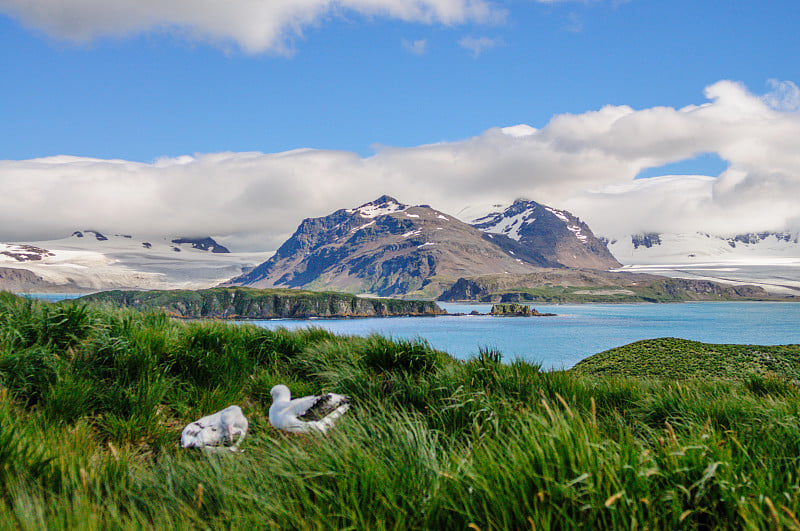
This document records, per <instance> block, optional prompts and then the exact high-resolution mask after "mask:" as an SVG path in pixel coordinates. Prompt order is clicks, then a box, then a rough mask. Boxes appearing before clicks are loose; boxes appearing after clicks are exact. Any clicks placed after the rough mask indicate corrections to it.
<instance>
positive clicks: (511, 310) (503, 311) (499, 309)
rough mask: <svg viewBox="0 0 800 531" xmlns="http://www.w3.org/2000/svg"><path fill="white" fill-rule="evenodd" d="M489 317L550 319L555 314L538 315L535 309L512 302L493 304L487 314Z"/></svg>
mask: <svg viewBox="0 0 800 531" xmlns="http://www.w3.org/2000/svg"><path fill="white" fill-rule="evenodd" d="M489 315H495V316H499V317H552V316H554V315H555V314H554V313H540V312H538V311H537V310H536V308H531V307H530V306H528V305H527V304H517V303H515V302H512V303H500V304H493V305H492V311H490V312H489Z"/></svg>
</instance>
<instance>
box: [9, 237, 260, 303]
mask: <svg viewBox="0 0 800 531" xmlns="http://www.w3.org/2000/svg"><path fill="white" fill-rule="evenodd" d="M268 254H269V253H230V252H227V249H225V247H223V246H221V245H219V244H218V243H217V242H216V241H214V240H213V239H211V238H207V237H204V238H185V237H180V238H170V237H159V238H136V237H134V236H132V235H128V234H106V233H101V232H99V231H94V230H81V231H75V232H74V233H72V235H70V236H69V237H67V238H63V239H60V240H52V241H37V242H25V243H20V242H15V243H0V267H6V268H13V269H20V270H25V271H30V272H32V273H34V274H35V275H38V276H40V277H41V278H42V279H43V282H44V283H46V284H47V289H48V290H52V289H54V288H52V285H56V286H62V287H63V288H64V290H66V291H97V290H106V289H197V288H204V287H211V286H215V285H217V284H218V283H219V282H221V281H223V280H226V279H228V278H230V277H231V276H233V275H238V274H241V273H242V272H244V271H247V270H249V269H250V268H252V267H254V266H256V265H257V264H259V263H261V262H262V261H263V260H264V259H265V258H266V257H267V256H268ZM2 288H3V286H2V285H0V289H2Z"/></svg>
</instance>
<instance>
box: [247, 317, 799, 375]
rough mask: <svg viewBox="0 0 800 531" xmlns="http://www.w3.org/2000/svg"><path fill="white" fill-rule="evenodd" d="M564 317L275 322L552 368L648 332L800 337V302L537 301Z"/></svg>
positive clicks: (699, 337)
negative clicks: (496, 354) (488, 352)
mask: <svg viewBox="0 0 800 531" xmlns="http://www.w3.org/2000/svg"><path fill="white" fill-rule="evenodd" d="M440 305H441V306H442V307H443V308H445V309H446V310H447V311H448V312H451V313H454V312H464V313H468V312H470V311H472V310H477V311H479V312H482V313H485V312H488V311H489V310H490V309H491V305H488V304H483V305H481V304H478V305H465V304H447V303H440ZM536 308H537V309H538V310H539V311H542V312H543V311H547V312H552V313H556V314H558V315H557V316H556V317H537V318H531V317H528V318H526V317H489V316H443V317H394V318H383V319H316V320H308V321H304V320H302V321H298V320H272V321H255V324H258V325H259V326H263V327H266V328H270V329H274V328H278V327H285V328H288V329H295V328H302V327H307V326H310V325H313V326H319V327H322V328H326V329H328V330H330V331H332V332H335V333H337V334H351V335H367V334H370V333H373V332H376V333H380V334H384V335H387V336H391V337H394V338H414V337H422V338H425V339H427V340H428V341H429V342H430V343H431V345H433V346H434V347H435V348H437V349H440V350H444V351H446V352H449V353H450V354H452V355H453V356H455V357H457V358H461V359H465V358H468V357H470V356H472V355H474V354H476V353H477V352H478V348H479V347H481V346H484V347H495V348H497V349H499V350H500V351H501V352H503V355H504V359H505V360H512V359H515V358H522V359H525V360H528V361H533V362H540V363H542V366H543V367H544V368H546V369H558V368H569V367H572V366H573V365H575V363H577V362H578V361H580V360H582V359H583V358H585V357H587V356H590V355H592V354H596V353H597V352H602V351H603V350H607V349H609V348H612V347H617V346H620V345H625V344H627V343H631V342H633V341H638V340H640V339H650V338H655V337H680V338H684V339H693V340H696V341H704V342H707V343H752V344H761V345H782V344H789V343H798V344H800V304H793V303H774V302H695V303H683V304H581V305H556V306H548V305H536Z"/></svg>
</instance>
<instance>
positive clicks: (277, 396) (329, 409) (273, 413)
mask: <svg viewBox="0 0 800 531" xmlns="http://www.w3.org/2000/svg"><path fill="white" fill-rule="evenodd" d="M269 394H270V395H272V406H270V408H269V423H270V424H272V425H273V426H274V427H276V428H277V429H279V430H284V431H289V432H293V433H313V432H317V433H325V432H326V431H327V430H328V429H329V428H330V427H332V426H333V423H334V421H335V420H336V419H338V418H339V417H341V416H342V415H343V414H344V412H345V411H347V410H348V409H349V408H350V403H349V400H350V399H349V398H347V397H346V396H344V395H337V394H335V393H324V394H321V395H309V396H304V397H302V398H295V399H294V400H292V393H291V391H289V388H288V387H286V386H285V385H276V386H275V387H273V388H272V390H271V391H270V392H269Z"/></svg>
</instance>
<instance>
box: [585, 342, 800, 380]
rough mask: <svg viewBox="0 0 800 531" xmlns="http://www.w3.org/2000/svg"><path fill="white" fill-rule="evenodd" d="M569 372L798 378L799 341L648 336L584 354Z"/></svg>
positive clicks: (700, 376) (675, 377)
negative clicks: (739, 341)
mask: <svg viewBox="0 0 800 531" xmlns="http://www.w3.org/2000/svg"><path fill="white" fill-rule="evenodd" d="M572 371H573V372H575V373H577V374H584V375H595V376H635V377H638V378H665V379H673V380H685V379H689V378H719V379H742V378H747V377H748V376H749V375H751V374H769V373H771V374H775V375H778V376H781V377H784V378H788V379H790V380H797V381H800V345H782V346H771V347H768V346H755V345H711V344H706V343H699V342H697V341H687V340H685V339H675V338H660V339H648V340H645V341H637V342H636V343H631V344H630V345H625V346H622V347H618V348H614V349H611V350H607V351H605V352H601V353H599V354H595V355H594V356H590V357H588V358H586V359H584V360H583V361H581V362H579V363H578V364H577V365H575V367H574V368H573V369H572Z"/></svg>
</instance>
